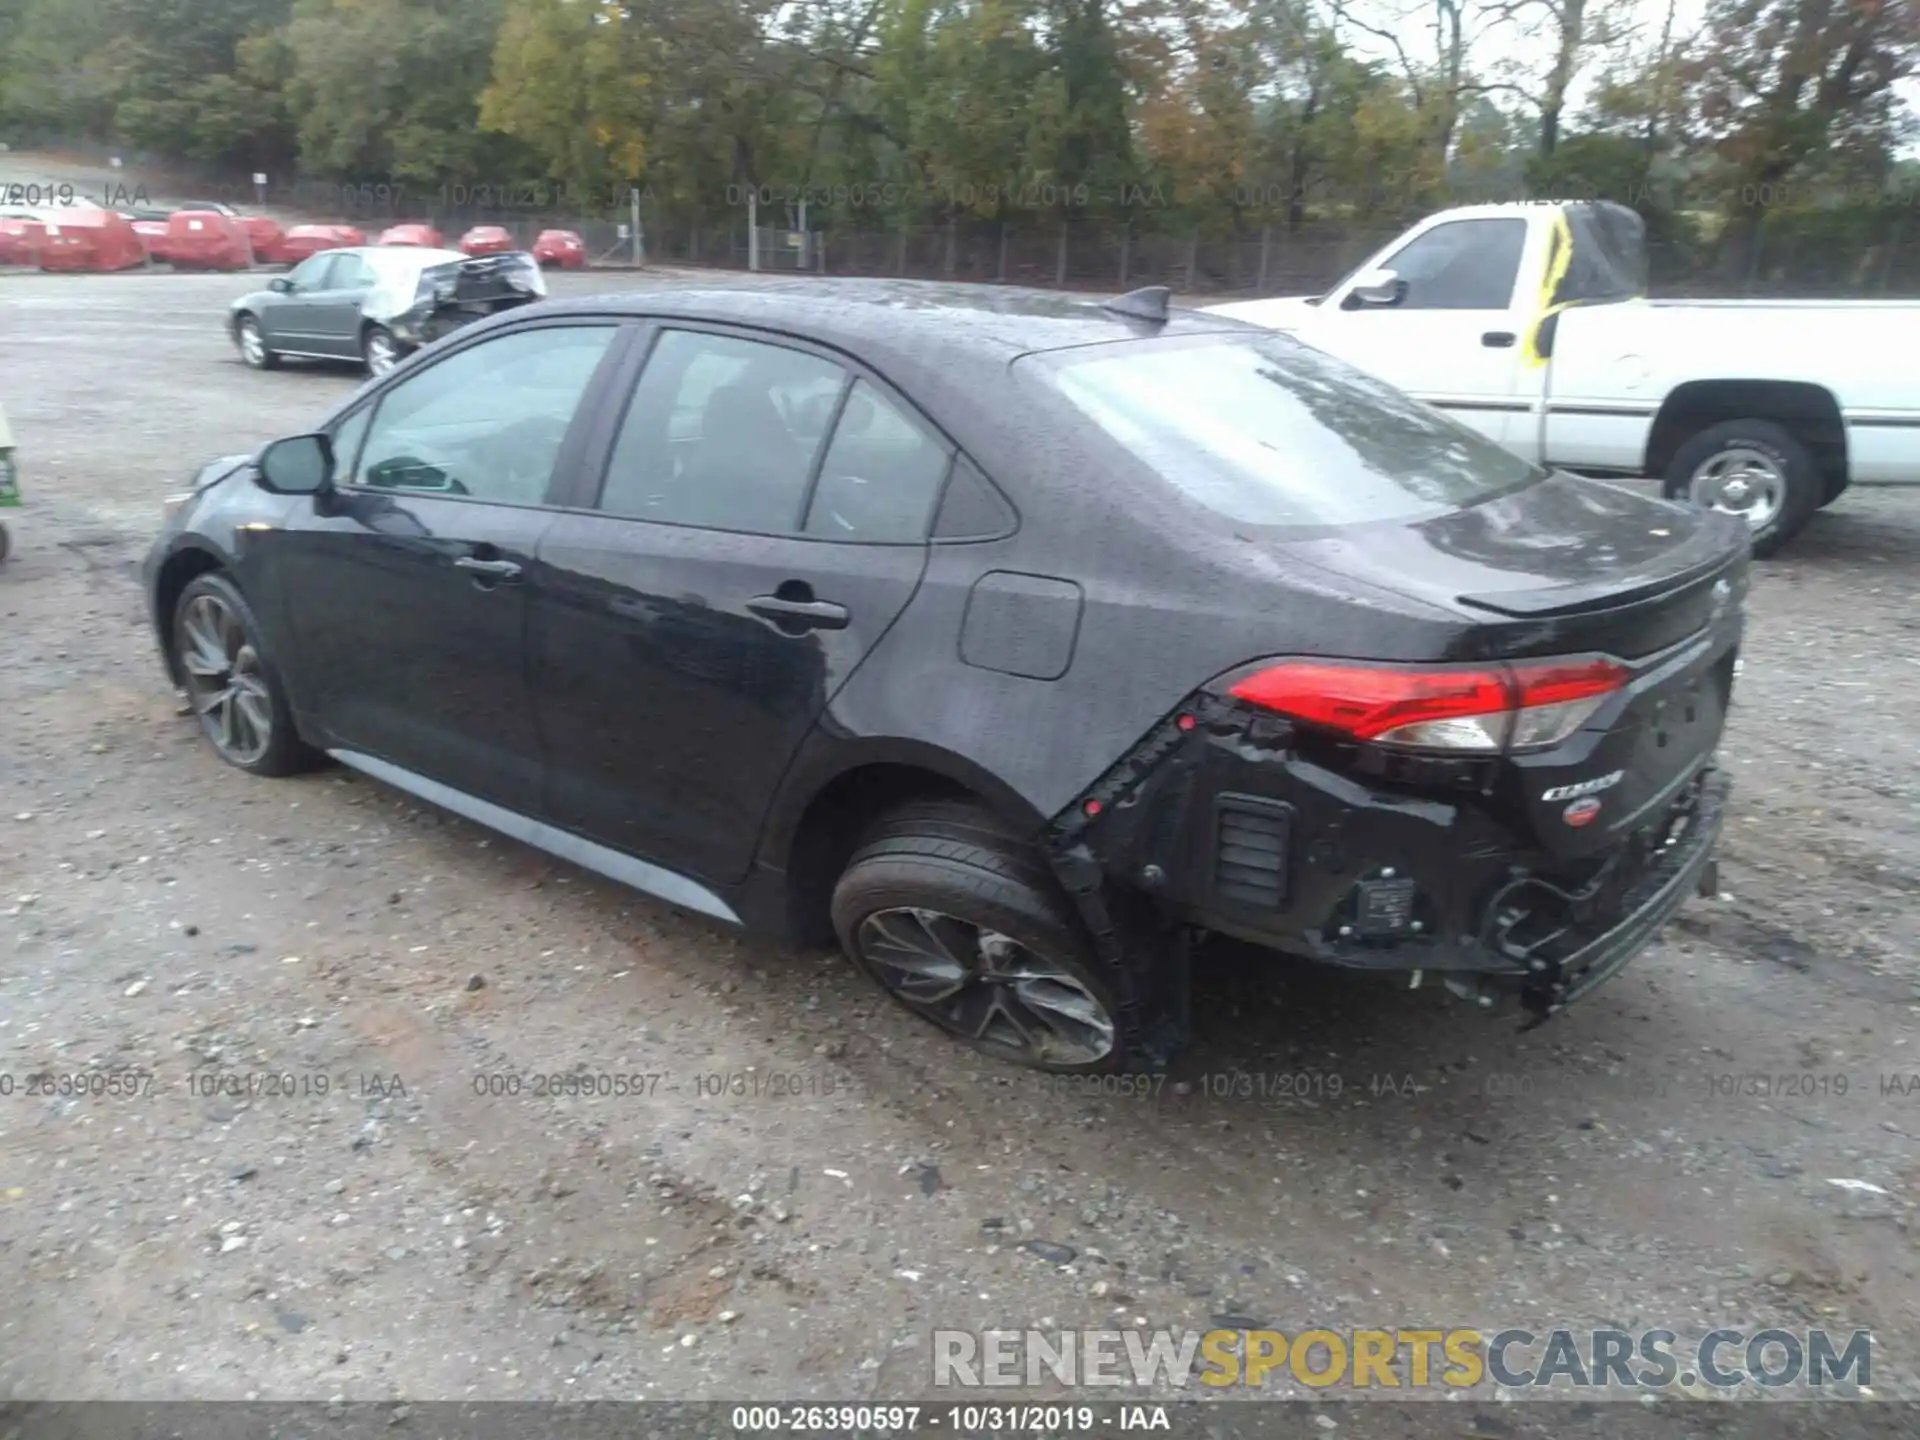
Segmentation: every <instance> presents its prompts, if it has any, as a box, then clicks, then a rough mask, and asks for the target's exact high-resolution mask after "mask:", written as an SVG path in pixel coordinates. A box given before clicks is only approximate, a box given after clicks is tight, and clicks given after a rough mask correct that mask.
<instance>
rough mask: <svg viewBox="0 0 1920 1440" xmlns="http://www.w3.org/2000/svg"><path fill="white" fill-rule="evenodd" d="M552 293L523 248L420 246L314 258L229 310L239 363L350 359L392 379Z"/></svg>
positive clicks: (363, 248) (265, 366) (269, 365)
mask: <svg viewBox="0 0 1920 1440" xmlns="http://www.w3.org/2000/svg"><path fill="white" fill-rule="evenodd" d="M546 293H547V282H546V278H545V277H544V276H543V275H542V274H541V273H540V263H539V262H538V261H537V260H535V259H534V258H533V256H531V255H529V254H527V253H526V252H524V251H520V250H511V251H507V252H505V253H503V254H499V255H481V256H473V257H469V256H466V255H462V254H461V253H460V252H459V251H458V250H430V249H425V248H422V247H419V246H413V245H352V246H342V247H340V248H338V249H333V250H322V251H320V252H319V253H318V254H316V255H309V256H308V257H307V258H306V259H305V260H302V261H301V262H300V263H299V264H298V265H296V266H294V267H293V269H292V270H290V271H289V272H288V273H286V274H285V275H278V276H275V277H274V278H273V279H272V280H270V281H269V282H268V283H267V288H266V289H264V290H256V291H254V292H253V293H252V294H250V295H242V296H241V297H240V298H239V299H238V300H235V301H234V302H233V304H232V305H230V306H229V307H228V309H227V333H228V334H229V335H230V336H231V337H232V339H233V343H234V346H235V347H236V348H237V349H238V350H239V352H240V358H241V359H242V360H244V361H245V362H246V363H247V364H249V365H251V366H252V367H253V368H254V369H256V370H271V369H273V368H275V367H276V366H277V365H279V363H280V362H281V360H282V359H283V358H285V357H287V356H297V357H300V358H302V359H307V360H351V361H355V362H357V363H359V364H361V365H364V366H365V367H366V369H367V373H368V374H370V375H384V374H386V373H387V372H388V371H389V370H391V369H393V367H394V366H396V365H398V364H399V363H400V362H401V361H402V360H404V359H405V358H406V357H407V356H408V355H409V354H411V353H412V352H413V351H415V350H417V349H419V348H420V347H421V346H423V345H428V344H431V343H432V342H433V341H435V340H437V339H439V338H440V337H441V336H443V335H446V334H449V333H451V332H452V331H454V330H457V329H459V328H460V326H462V325H465V324H469V323H471V322H472V321H474V320H478V319H481V318H483V317H485V316H487V315H492V314H495V313H497V312H499V311H501V310H510V309H512V308H513V307H515V306H517V305H525V304H529V303H531V302H532V301H534V300H538V299H539V298H540V297H541V296H543V295H545V294H546Z"/></svg>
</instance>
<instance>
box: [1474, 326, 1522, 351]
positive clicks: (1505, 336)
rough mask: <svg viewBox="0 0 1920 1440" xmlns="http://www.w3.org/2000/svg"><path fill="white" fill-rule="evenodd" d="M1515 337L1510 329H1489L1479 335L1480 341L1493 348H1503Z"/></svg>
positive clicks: (1511, 342)
mask: <svg viewBox="0 0 1920 1440" xmlns="http://www.w3.org/2000/svg"><path fill="white" fill-rule="evenodd" d="M1515 338H1516V337H1515V335H1514V333H1513V332H1512V331H1511V330H1489V331H1487V333H1486V334H1484V335H1482V336H1481V337H1480V343H1481V344H1482V345H1486V346H1490V347H1492V348H1493V349H1495V350H1504V349H1506V348H1507V347H1508V346H1509V345H1511V344H1513V342H1514V340H1515Z"/></svg>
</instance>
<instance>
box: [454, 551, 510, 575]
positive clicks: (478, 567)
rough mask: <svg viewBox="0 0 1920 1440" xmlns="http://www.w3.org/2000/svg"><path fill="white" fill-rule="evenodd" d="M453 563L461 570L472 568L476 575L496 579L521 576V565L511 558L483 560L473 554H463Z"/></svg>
mask: <svg viewBox="0 0 1920 1440" xmlns="http://www.w3.org/2000/svg"><path fill="white" fill-rule="evenodd" d="M453 563H454V565H455V566H456V567H457V568H459V569H461V570H471V571H473V573H474V574H476V575H487V576H490V577H492V578H493V579H495V580H518V579H519V578H520V567H519V566H518V565H517V564H515V563H514V562H513V561H511V560H481V559H478V558H477V557H475V556H472V555H462V556H461V557H460V558H459V559H458V560H455V561H454V562H453Z"/></svg>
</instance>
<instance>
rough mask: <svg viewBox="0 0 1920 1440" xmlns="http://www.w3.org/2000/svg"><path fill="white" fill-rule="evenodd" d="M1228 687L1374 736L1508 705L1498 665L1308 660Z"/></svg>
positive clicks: (1297, 714) (1285, 710) (1287, 711)
mask: <svg viewBox="0 0 1920 1440" xmlns="http://www.w3.org/2000/svg"><path fill="white" fill-rule="evenodd" d="M1232 693H1233V695H1234V697H1235V698H1236V699H1240V700H1245V701H1247V702H1248V703H1250V704H1253V705H1259V706H1262V707H1264V708H1265V709H1268V710H1278V711H1279V712H1280V713H1281V714H1283V715H1291V716H1293V717H1294V718H1295V719H1296V720H1305V721H1307V722H1309V723H1310V724H1314V725H1325V726H1327V727H1329V728H1330V729H1334V730H1339V731H1343V732H1344V733H1346V734H1348V735H1351V736H1352V737H1353V738H1354V739H1356V740H1377V739H1379V738H1380V737H1381V736H1382V735H1385V734H1388V733H1389V732H1391V731H1394V730H1397V729H1399V728H1400V727H1401V726H1403V725H1410V724H1420V723H1425V722H1429V721H1434V720H1446V719H1451V718H1455V717H1458V716H1464V715H1498V714H1501V713H1502V712H1504V711H1505V710H1507V709H1508V708H1509V700H1510V690H1509V686H1508V682H1507V677H1506V676H1505V674H1503V673H1502V672H1501V671H1500V670H1499V669H1497V668H1495V669H1486V670H1454V669H1433V670H1403V669H1400V668H1398V667H1393V666H1386V665H1329V664H1324V663H1319V662H1315V661H1308V660H1296V661H1289V662H1287V663H1285V664H1281V665H1275V666H1273V667H1272V668H1270V669H1266V670H1261V671H1258V672H1257V673H1255V674H1253V675H1249V676H1248V677H1247V678H1246V679H1244V680H1242V681H1240V683H1239V684H1237V685H1235V686H1234V687H1233V692H1232Z"/></svg>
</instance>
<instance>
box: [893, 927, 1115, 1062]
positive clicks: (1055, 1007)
mask: <svg viewBox="0 0 1920 1440" xmlns="http://www.w3.org/2000/svg"><path fill="white" fill-rule="evenodd" d="M855 938H856V941H857V943H858V945H859V947H860V955H861V958H862V959H864V960H865V961H866V962H867V964H868V966H869V967H870V968H871V969H872V972H873V973H874V975H875V976H876V977H877V978H878V979H879V981H880V983H881V984H882V985H884V986H885V987H886V988H887V989H888V990H889V991H890V992H892V993H893V994H894V995H895V996H897V997H898V998H899V999H901V1000H903V1001H905V1002H906V1003H907V1004H908V1005H909V1006H911V1007H912V1008H913V1009H915V1010H917V1011H919V1012H920V1013H921V1014H922V1015H925V1016H926V1017H927V1018H928V1019H929V1020H932V1021H933V1022H934V1023H935V1024H937V1025H939V1026H941V1027H942V1028H943V1029H947V1030H951V1031H953V1032H954V1033H955V1034H958V1035H964V1036H966V1037H968V1038H969V1039H971V1040H973V1041H974V1042H975V1043H976V1044H978V1045H979V1046H980V1047H981V1048H983V1049H986V1050H992V1051H996V1052H999V1053H1001V1054H1004V1055H1007V1056H1009V1057H1010V1058H1014V1059H1020V1060H1024V1061H1026V1062H1027V1063H1029V1064H1037V1065H1091V1064H1094V1063H1096V1062H1097V1061H1100V1060H1103V1059H1105V1058H1106V1057H1107V1055H1108V1054H1109V1053H1111V1052H1112V1050H1113V1048H1114V1021H1113V1016H1112V1015H1110V1014H1109V1013H1108V1012H1107V1007H1106V1006H1105V1005H1104V1004H1103V1003H1102V1002H1101V1001H1100V1000H1099V998H1098V997H1096V996H1095V995H1094V994H1093V992H1092V991H1091V990H1089V989H1088V988H1087V987H1086V985H1085V984H1084V983H1083V982H1082V981H1081V980H1079V979H1078V978H1077V977H1076V976H1075V975H1074V974H1073V972H1072V971H1071V970H1069V969H1068V968H1066V967H1065V966H1062V965H1059V964H1057V963H1055V962H1053V961H1050V960H1048V959H1046V957H1044V956H1042V955H1039V954H1037V953H1035V952H1034V951H1033V950H1031V949H1029V948H1028V947H1027V946H1025V945H1022V944H1021V943H1020V942H1019V941H1017V940H1014V939H1013V938H1012V937H1010V936H1007V935H1003V934H1001V933H1000V932H999V931H997V930H990V929H987V928H986V927H984V926H980V925H975V924H973V923H972V922H970V921H967V920H961V919H958V918H956V917H954V916H952V915H946V914H943V913H942V912H940V911H938V910H929V909H925V908H922V907H919V906H912V907H901V908H895V909H888V910H876V911H875V912H874V913H873V914H871V915H869V916H867V918H866V919H865V920H863V921H861V923H860V928H859V930H858V932H857V933H856V937H855Z"/></svg>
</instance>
